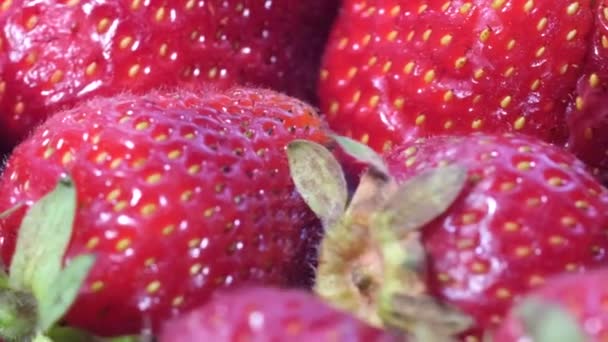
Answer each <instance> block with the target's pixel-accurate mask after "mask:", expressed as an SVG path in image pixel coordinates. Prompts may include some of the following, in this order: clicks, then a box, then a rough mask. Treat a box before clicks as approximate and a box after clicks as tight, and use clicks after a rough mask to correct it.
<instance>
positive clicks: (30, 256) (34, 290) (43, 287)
mask: <svg viewBox="0 0 608 342" xmlns="http://www.w3.org/2000/svg"><path fill="white" fill-rule="evenodd" d="M75 213H76V189H75V187H74V184H73V183H72V181H71V180H70V179H69V178H67V177H64V178H62V179H60V181H59V182H58V183H57V185H56V187H55V188H54V189H53V190H52V191H50V192H49V193H48V194H46V195H45V196H43V197H42V198H41V199H40V200H39V201H37V202H36V203H34V204H33V205H32V206H31V207H30V208H29V210H28V211H27V213H26V214H25V216H24V218H23V220H22V223H21V226H20V228H19V235H18V237H17V243H16V248H15V254H14V255H13V260H12V263H11V266H10V272H9V276H8V279H7V281H6V284H5V288H4V290H5V291H6V293H7V294H9V295H11V296H18V297H17V298H21V297H19V296H23V298H31V300H32V302H33V304H32V305H28V306H25V305H24V303H21V304H20V303H17V304H16V305H15V306H14V307H11V308H7V309H6V310H5V311H6V312H5V314H6V321H5V322H0V329H4V330H7V329H9V328H10V327H8V326H7V321H8V320H14V321H16V322H21V323H23V324H22V325H23V326H21V327H19V328H18V329H16V330H15V332H14V333H15V334H20V336H25V335H26V334H27V335H29V336H32V338H34V337H33V336H36V337H35V340H40V341H43V340H44V339H46V338H47V337H46V336H45V335H44V334H45V333H46V332H47V330H48V329H50V328H51V327H52V326H53V325H54V324H55V323H56V322H57V321H58V320H59V319H61V317H62V316H63V315H64V314H65V313H66V311H67V310H68V309H69V307H70V306H71V304H72V302H73V301H74V299H75V297H76V296H77V294H78V291H79V289H80V287H81V286H82V283H83V281H84V279H85V277H86V276H87V274H88V272H89V270H90V269H91V267H92V265H93V263H94V257H93V256H92V255H82V256H78V257H76V258H74V259H72V260H71V262H70V263H69V264H67V267H66V268H62V265H63V257H64V254H65V252H66V250H67V247H68V244H69V242H70V239H71V236H72V230H73V223H74V217H75ZM7 298H9V299H10V298H11V297H7ZM30 307H31V310H29V311H28V312H24V310H26V309H28V308H30ZM0 334H1V335H3V336H4V337H9V338H10V336H9V335H8V334H6V333H2V332H1V331H0Z"/></svg>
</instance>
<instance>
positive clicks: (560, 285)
mask: <svg viewBox="0 0 608 342" xmlns="http://www.w3.org/2000/svg"><path fill="white" fill-rule="evenodd" d="M607 282H608V272H606V270H598V271H593V272H588V273H587V274H584V275H563V276H561V277H556V278H555V279H552V280H551V281H549V282H547V284H545V285H544V286H543V287H541V288H540V289H538V290H536V291H534V292H533V293H531V294H530V296H529V297H530V298H534V299H538V300H541V301H545V302H549V303H552V304H557V305H559V306H560V307H561V309H563V310H566V311H567V312H568V313H570V314H571V315H572V316H573V317H574V318H576V320H577V321H578V323H579V327H580V328H581V330H582V331H583V332H584V333H585V334H586V336H585V337H586V339H585V341H587V342H603V341H606V339H608V311H607V310H606V298H607V297H608V292H607V291H606V283H607ZM526 335H527V334H526V331H525V330H524V326H523V322H522V321H521V320H520V318H519V317H518V316H517V315H516V312H514V310H511V312H510V313H509V314H508V315H507V317H506V318H505V320H504V322H503V323H501V325H500V327H499V328H498V330H497V331H496V332H495V333H494V334H493V339H492V341H494V342H512V341H524V340H526V339H527V338H529V337H527V336H526Z"/></svg>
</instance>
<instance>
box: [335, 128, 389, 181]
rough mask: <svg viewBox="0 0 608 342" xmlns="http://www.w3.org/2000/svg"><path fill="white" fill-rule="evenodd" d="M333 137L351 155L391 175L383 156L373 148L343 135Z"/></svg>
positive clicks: (384, 173) (382, 172)
mask: <svg viewBox="0 0 608 342" xmlns="http://www.w3.org/2000/svg"><path fill="white" fill-rule="evenodd" d="M333 138H334V140H335V141H336V142H337V143H338V145H340V147H342V149H343V150H344V152H346V153H347V154H349V155H350V156H352V157H354V158H355V159H357V160H359V161H361V162H364V163H366V164H368V165H370V166H371V167H373V168H374V169H376V171H378V172H380V173H381V174H383V175H386V176H388V175H389V171H388V166H386V163H385V162H384V159H382V156H380V155H379V154H378V153H376V151H374V150H372V149H371V148H370V147H369V146H367V145H365V144H362V143H360V142H358V141H356V140H353V139H351V138H347V137H343V136H338V135H334V136H333Z"/></svg>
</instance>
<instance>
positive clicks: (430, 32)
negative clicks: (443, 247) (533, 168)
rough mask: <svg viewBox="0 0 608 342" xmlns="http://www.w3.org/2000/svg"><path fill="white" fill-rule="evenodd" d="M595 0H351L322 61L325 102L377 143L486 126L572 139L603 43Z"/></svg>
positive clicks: (337, 119) (341, 122) (346, 124)
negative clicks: (571, 124)
mask: <svg viewBox="0 0 608 342" xmlns="http://www.w3.org/2000/svg"><path fill="white" fill-rule="evenodd" d="M599 2H601V1H598V3H599ZM591 3H592V1H590V0H582V1H572V0H535V1H532V0H475V1H445V0H430V1H429V0H372V1H361V0H347V1H344V5H343V10H342V12H341V14H340V16H339V19H338V22H337V24H336V26H335V27H334V30H333V32H332V34H331V39H330V43H329V46H328V48H327V52H326V55H325V58H324V63H323V70H322V71H321V81H320V90H319V91H320V97H321V104H322V106H321V107H322V110H323V111H324V112H325V113H327V115H328V119H329V122H330V124H331V125H332V127H333V128H334V129H335V130H337V131H338V133H340V134H343V135H348V136H351V137H353V138H355V139H357V140H361V141H363V142H365V143H368V144H369V145H370V146H372V147H373V148H374V149H376V150H382V149H384V148H390V147H391V146H392V145H394V144H397V143H400V142H403V141H412V140H413V139H415V138H418V137H425V136H431V135H438V134H455V133H457V134H466V133H469V132H474V131H484V132H504V131H519V132H523V133H526V134H531V135H534V136H537V137H540V138H542V139H544V140H548V141H552V142H563V141H564V138H565V133H566V132H565V126H566V124H565V114H564V113H565V110H566V107H567V106H568V105H569V103H572V102H573V101H574V98H575V96H574V95H573V94H572V93H573V91H574V89H575V84H576V81H577V79H578V78H579V76H580V75H581V73H582V66H583V64H584V62H585V57H586V54H587V52H588V51H590V48H591V46H590V44H589V39H590V32H591V30H592V27H593V15H592V14H593V13H592V12H593V10H592V6H591ZM598 16H599V14H598ZM599 134H600V133H599V132H598V135H599Z"/></svg>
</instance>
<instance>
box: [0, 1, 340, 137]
mask: <svg viewBox="0 0 608 342" xmlns="http://www.w3.org/2000/svg"><path fill="white" fill-rule="evenodd" d="M71 3H75V4H74V5H70V4H71ZM9 4H10V5H9ZM7 5H9V6H8V8H5V7H7ZM133 6H135V9H133ZM163 6H164V7H163ZM337 6H338V1H337V0H311V1H300V0H273V1H259V0H238V1H237V0H229V1H226V0H207V1H194V0H192V1H190V0H188V1H187V0H180V1H175V2H167V1H164V0H163V1H161V0H151V1H141V0H110V1H99V0H76V1H73V0H69V1H68V0H50V1H35V0H13V1H10V2H9V1H7V2H5V3H4V4H3V5H2V8H1V9H0V42H1V44H0V81H1V82H2V83H0V95H1V97H0V137H2V139H1V140H2V141H0V143H4V144H7V145H9V146H12V145H14V144H15V143H16V142H17V141H18V140H19V139H21V138H23V137H24V136H25V135H26V134H27V132H28V131H29V130H30V129H31V128H32V127H33V126H34V125H36V124H38V123H40V122H41V121H42V120H43V119H44V118H46V117H47V116H48V115H49V114H50V112H52V111H56V110H58V109H60V108H65V107H67V106H72V105H74V104H75V103H77V102H78V101H81V100H83V99H86V98H90V97H92V96H94V95H110V94H116V93H119V92H121V91H123V90H129V91H131V92H139V91H144V90H147V89H151V88H155V87H159V86H167V85H173V84H177V83H183V82H197V83H201V82H205V83H214V84H216V85H227V84H232V83H235V82H236V83H241V84H255V85H259V86H263V87H269V88H273V89H276V90H280V91H284V92H286V93H288V94H290V95H293V96H297V97H300V98H302V99H305V100H309V101H314V100H315V85H316V82H317V75H318V72H317V71H318V68H319V63H320V58H321V52H322V49H323V46H324V44H325V41H326V37H327V33H328V31H329V26H330V24H331V22H332V19H333V18H334V16H335V13H336V9H337ZM163 8H164V12H163V11H162V9H163ZM157 19H159V20H157ZM104 20H105V21H104ZM104 23H105V24H104ZM30 27H31V29H30ZM129 37H130V38H131V40H130V41H128V40H124V39H125V38H129ZM123 42H124V43H125V44H123ZM163 44H167V45H166V47H163ZM92 63H96V64H95V66H96V67H95V68H92V67H91V68H90V69H89V70H90V71H92V72H91V73H90V74H89V73H87V68H88V67H90V66H91V65H92ZM136 65H138V66H139V67H138V69H137V70H136V71H137V72H134V73H133V74H130V72H132V71H135V69H133V68H134V66H136ZM55 72H61V73H62V75H61V77H57V78H56V79H53V75H54V73H55Z"/></svg>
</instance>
